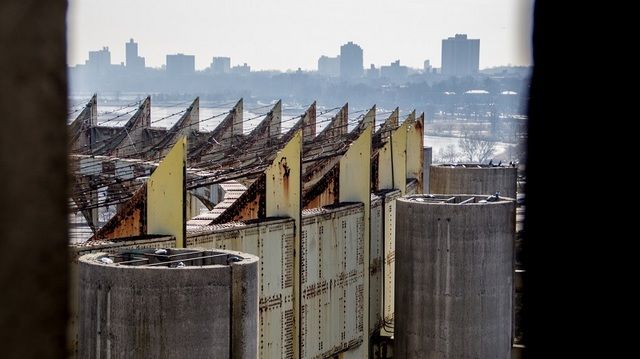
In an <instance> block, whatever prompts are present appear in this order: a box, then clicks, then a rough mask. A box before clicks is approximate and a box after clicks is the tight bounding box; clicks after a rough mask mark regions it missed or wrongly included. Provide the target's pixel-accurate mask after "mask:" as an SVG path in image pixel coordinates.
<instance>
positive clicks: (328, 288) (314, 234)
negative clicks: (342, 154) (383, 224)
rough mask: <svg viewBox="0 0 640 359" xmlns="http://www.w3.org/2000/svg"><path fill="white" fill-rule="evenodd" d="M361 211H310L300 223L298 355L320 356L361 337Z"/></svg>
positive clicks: (348, 208)
mask: <svg viewBox="0 0 640 359" xmlns="http://www.w3.org/2000/svg"><path fill="white" fill-rule="evenodd" d="M363 212H364V209H363V205H362V204H350V205H346V206H342V207H339V208H332V209H327V208H324V209H321V210H314V211H313V214H311V215H306V216H305V217H304V218H303V221H302V240H301V255H302V266H301V287H302V299H301V305H302V318H301V319H302V320H301V329H302V330H301V338H300V339H301V357H302V358H325V357H329V356H331V355H333V354H336V353H339V352H341V351H344V350H347V349H349V348H352V347H354V346H357V345H358V344H360V343H361V342H362V341H363V338H364V330H363V282H364V263H363V259H364V253H363V248H364V235H363V234H364V225H363V223H364V213H363Z"/></svg>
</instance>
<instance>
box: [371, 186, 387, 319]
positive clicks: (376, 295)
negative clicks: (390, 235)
mask: <svg viewBox="0 0 640 359" xmlns="http://www.w3.org/2000/svg"><path fill="white" fill-rule="evenodd" d="M382 221H383V215H382V201H381V200H380V199H377V200H375V201H372V202H371V232H370V233H371V244H370V265H369V330H370V332H371V331H375V330H376V329H378V328H380V327H381V326H382V295H383V293H382V241H383V238H384V233H383V228H382V225H383V222H382Z"/></svg>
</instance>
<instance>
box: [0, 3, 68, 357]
mask: <svg viewBox="0 0 640 359" xmlns="http://www.w3.org/2000/svg"><path fill="white" fill-rule="evenodd" d="M66 8H67V2H66V1H65V0H46V1H44V0H42V1H24V0H3V1H0V69H2V75H0V119H1V124H2V129H1V130H0V199H1V200H2V206H0V283H1V287H0V288H1V289H0V293H2V294H1V296H0V338H2V349H1V352H0V356H2V358H64V357H65V324H66V320H67V309H66V308H67V265H68V261H67V249H66V248H67V241H68V239H67V226H66V216H67V206H66V203H67V202H66V201H67V198H66V197H67V196H66V193H67V191H66V183H65V181H66V126H65V121H66V116H67V83H66V82H67V77H66V46H65V36H66V33H65V15H66Z"/></svg>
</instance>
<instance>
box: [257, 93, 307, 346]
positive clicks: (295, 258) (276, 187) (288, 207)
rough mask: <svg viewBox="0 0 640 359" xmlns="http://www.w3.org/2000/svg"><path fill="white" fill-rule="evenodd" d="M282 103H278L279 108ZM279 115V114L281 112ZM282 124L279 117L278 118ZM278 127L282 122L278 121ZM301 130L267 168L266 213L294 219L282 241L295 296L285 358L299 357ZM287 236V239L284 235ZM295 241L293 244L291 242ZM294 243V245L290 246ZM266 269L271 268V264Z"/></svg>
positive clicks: (289, 301) (286, 272) (291, 301)
mask: <svg viewBox="0 0 640 359" xmlns="http://www.w3.org/2000/svg"><path fill="white" fill-rule="evenodd" d="M279 103H280V102H278V104H277V105H276V107H277V108H278V111H279V106H280V105H279ZM277 116H280V114H279V113H278V114H277ZM278 123H279V119H278ZM278 126H279V124H278ZM301 163H302V130H298V131H297V132H296V134H295V135H294V136H293V137H292V138H291V140H290V141H289V142H288V143H287V144H286V145H285V146H284V148H283V149H282V150H281V151H278V153H277V155H276V157H275V159H274V160H273V163H272V164H271V166H269V167H268V168H267V169H266V170H265V179H266V195H265V197H266V203H265V205H266V216H267V217H273V216H286V217H289V218H293V219H294V220H295V226H294V228H295V230H293V233H294V234H293V238H292V241H289V240H288V238H289V237H287V241H286V242H285V241H284V240H282V241H281V243H282V245H283V247H282V248H283V263H282V267H281V268H286V270H284V271H283V272H282V273H283V274H282V275H283V276H284V282H285V287H286V288H289V287H290V285H291V288H292V289H291V290H292V293H291V294H292V295H291V297H290V298H287V297H284V298H283V299H284V300H285V303H287V305H289V304H292V305H293V307H292V308H291V309H290V310H289V309H286V310H285V317H284V321H285V325H284V326H283V332H284V333H282V335H284V336H285V338H284V357H287V358H289V357H299V356H300V354H299V353H298V348H299V344H298V340H299V338H300V337H301V336H302V335H301V333H300V327H299V325H300V324H299V323H300V318H299V317H298V313H300V276H299V273H300V267H299V255H300V250H299V248H301V247H300V237H299V236H300V234H299V233H300V228H301V227H300V219H301V211H302V208H301V203H302V199H301V197H302V182H301V179H302V178H301V173H300V172H301V167H302V166H301ZM283 239H284V238H283ZM290 242H292V243H290ZM290 244H291V245H290ZM265 268H269V267H268V266H267V267H265Z"/></svg>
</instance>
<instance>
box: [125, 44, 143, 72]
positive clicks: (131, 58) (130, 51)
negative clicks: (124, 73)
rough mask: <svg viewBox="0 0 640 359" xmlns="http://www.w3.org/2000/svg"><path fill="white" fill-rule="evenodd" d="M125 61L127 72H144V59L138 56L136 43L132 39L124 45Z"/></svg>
mask: <svg viewBox="0 0 640 359" xmlns="http://www.w3.org/2000/svg"><path fill="white" fill-rule="evenodd" d="M125 47H126V48H125V53H126V56H125V59H126V67H127V70H130V71H141V70H144V57H141V56H138V43H137V42H134V41H133V39H129V42H127V43H126V44H125Z"/></svg>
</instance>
